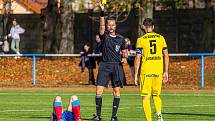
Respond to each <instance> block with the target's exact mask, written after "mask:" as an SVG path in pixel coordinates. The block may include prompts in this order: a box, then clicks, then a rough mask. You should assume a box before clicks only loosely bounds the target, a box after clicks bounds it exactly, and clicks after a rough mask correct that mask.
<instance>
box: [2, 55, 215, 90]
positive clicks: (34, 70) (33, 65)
mask: <svg viewBox="0 0 215 121" xmlns="http://www.w3.org/2000/svg"><path fill="white" fill-rule="evenodd" d="M80 56H81V54H20V55H17V54H2V55H0V57H32V84H33V85H35V84H36V57H80ZM88 56H101V54H89V55H88ZM169 56H171V57H180V56H184V57H185V56H186V57H201V80H200V82H201V88H204V80H205V79H204V77H205V75H204V74H205V69H204V67H205V65H204V57H206V56H215V53H172V54H169Z"/></svg>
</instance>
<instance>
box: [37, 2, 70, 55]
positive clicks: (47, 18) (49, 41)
mask: <svg viewBox="0 0 215 121" xmlns="http://www.w3.org/2000/svg"><path fill="white" fill-rule="evenodd" d="M41 18H42V20H43V27H44V29H43V53H64V54H65V53H73V52H74V29H73V28H74V27H73V26H74V13H73V12H72V5H71V2H70V1H69V0H61V3H60V9H59V8H58V6H57V3H56V0H49V1H48V5H47V8H45V9H44V10H42V17H41Z"/></svg>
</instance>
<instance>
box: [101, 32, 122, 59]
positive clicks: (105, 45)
mask: <svg viewBox="0 0 215 121" xmlns="http://www.w3.org/2000/svg"><path fill="white" fill-rule="evenodd" d="M100 38H101V52H102V61H103V62H121V60H122V55H121V51H122V50H125V39H124V38H123V37H122V36H121V35H119V34H116V37H111V36H110V34H109V33H108V32H105V33H104V35H100Z"/></svg>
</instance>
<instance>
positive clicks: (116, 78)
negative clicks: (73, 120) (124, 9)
mask: <svg viewBox="0 0 215 121" xmlns="http://www.w3.org/2000/svg"><path fill="white" fill-rule="evenodd" d="M99 6H100V9H101V13H100V28H99V34H100V38H101V52H102V61H101V62H100V64H99V70H98V77H97V82H96V97H95V101H96V115H95V116H94V117H93V119H92V121H101V107H102V94H103V90H104V88H105V87H108V84H109V80H111V82H112V88H113V95H114V99H113V108H112V117H111V121H118V119H117V117H116V113H117V110H118V107H119V102H120V88H122V87H123V81H124V80H123V76H124V73H123V68H122V56H123V57H127V53H126V50H125V40H124V38H123V37H122V36H121V35H119V34H117V33H116V21H115V19H113V18H108V19H107V23H106V29H107V30H105V19H104V5H103V4H101V3H100V5H99ZM123 60H124V59H123Z"/></svg>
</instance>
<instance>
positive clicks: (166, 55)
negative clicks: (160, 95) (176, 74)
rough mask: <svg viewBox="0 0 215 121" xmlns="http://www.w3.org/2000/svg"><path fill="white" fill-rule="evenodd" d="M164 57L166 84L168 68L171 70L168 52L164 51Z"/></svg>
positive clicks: (164, 78) (164, 80) (164, 79)
mask: <svg viewBox="0 0 215 121" xmlns="http://www.w3.org/2000/svg"><path fill="white" fill-rule="evenodd" d="M163 57H164V73H163V82H164V83H166V82H167V81H168V68H169V54H168V50H167V49H165V50H163Z"/></svg>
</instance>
